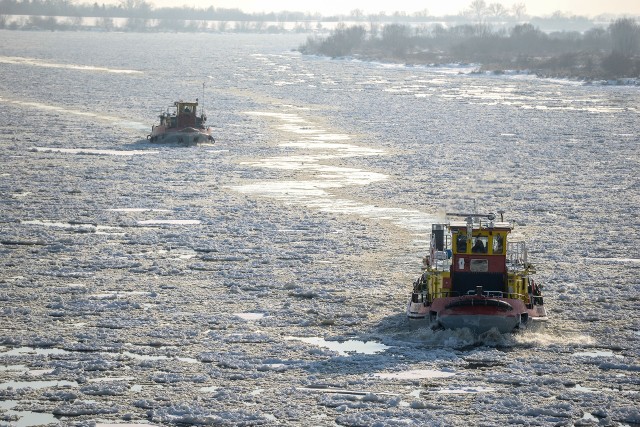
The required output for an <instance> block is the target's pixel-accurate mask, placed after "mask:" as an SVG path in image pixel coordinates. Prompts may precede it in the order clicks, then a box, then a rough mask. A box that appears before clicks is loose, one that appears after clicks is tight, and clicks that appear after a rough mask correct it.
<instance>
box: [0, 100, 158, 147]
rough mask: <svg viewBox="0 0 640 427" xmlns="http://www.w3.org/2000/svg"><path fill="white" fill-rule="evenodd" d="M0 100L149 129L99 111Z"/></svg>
mask: <svg viewBox="0 0 640 427" xmlns="http://www.w3.org/2000/svg"><path fill="white" fill-rule="evenodd" d="M0 102H7V103H10V104H15V105H21V106H24V107H30V108H37V109H39V110H46V111H55V112H58V113H64V114H73V115H75V116H81V117H90V118H93V119H95V120H101V121H105V122H110V123H116V124H118V125H119V126H122V127H125V128H127V129H133V130H144V131H146V130H148V129H149V125H148V124H145V123H140V122H135V121H130V120H124V119H122V118H120V117H113V116H107V115H105V114H100V113H96V112H92V111H79V110H74V109H71V108H65V107H60V106H56V105H49V104H44V103H42V102H32V101H21V100H17V99H6V98H2V97H0ZM95 151H116V152H118V150H95ZM149 152H150V151H147V152H146V153H149ZM137 153H138V154H140V153H141V152H139V151H138V152H137ZM111 154H115V153H111Z"/></svg>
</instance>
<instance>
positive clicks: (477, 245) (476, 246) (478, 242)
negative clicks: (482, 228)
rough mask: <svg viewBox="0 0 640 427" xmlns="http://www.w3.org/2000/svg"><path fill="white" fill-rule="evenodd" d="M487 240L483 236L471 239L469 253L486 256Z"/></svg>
mask: <svg viewBox="0 0 640 427" xmlns="http://www.w3.org/2000/svg"><path fill="white" fill-rule="evenodd" d="M488 243H489V238H488V237H485V236H477V237H474V238H473V247H472V248H471V252H473V253H474V254H486V253H487V251H488Z"/></svg>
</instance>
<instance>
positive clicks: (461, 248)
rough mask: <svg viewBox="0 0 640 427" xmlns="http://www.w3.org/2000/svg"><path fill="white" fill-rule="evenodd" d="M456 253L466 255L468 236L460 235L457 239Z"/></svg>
mask: <svg viewBox="0 0 640 427" xmlns="http://www.w3.org/2000/svg"><path fill="white" fill-rule="evenodd" d="M456 252H457V253H459V254H460V253H462V254H463V253H466V252H467V236H466V234H462V233H458V236H457V237H456Z"/></svg>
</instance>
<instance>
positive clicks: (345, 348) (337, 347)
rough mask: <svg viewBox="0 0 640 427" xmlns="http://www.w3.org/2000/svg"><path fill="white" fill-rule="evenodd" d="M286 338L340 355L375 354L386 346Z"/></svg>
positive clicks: (353, 341)
mask: <svg viewBox="0 0 640 427" xmlns="http://www.w3.org/2000/svg"><path fill="white" fill-rule="evenodd" d="M286 339H288V340H295V341H302V342H306V343H307V344H314V345H317V346H320V347H324V348H328V349H329V350H333V351H336V352H338V354H340V355H341V356H347V355H349V354H350V353H362V354H376V353H380V352H383V351H385V350H386V349H387V348H389V347H388V346H386V345H384V344H381V343H378V342H375V341H358V340H347V341H327V340H325V339H323V338H320V337H286Z"/></svg>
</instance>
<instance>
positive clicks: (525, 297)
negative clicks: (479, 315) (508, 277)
mask: <svg viewBox="0 0 640 427" xmlns="http://www.w3.org/2000/svg"><path fill="white" fill-rule="evenodd" d="M466 295H477V293H476V291H474V290H470V291H468V292H467V294H466ZM481 295H482V296H483V297H488V298H509V299H520V300H523V301H526V300H528V295H524V294H516V293H509V292H502V291H484V292H482V294H481Z"/></svg>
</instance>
